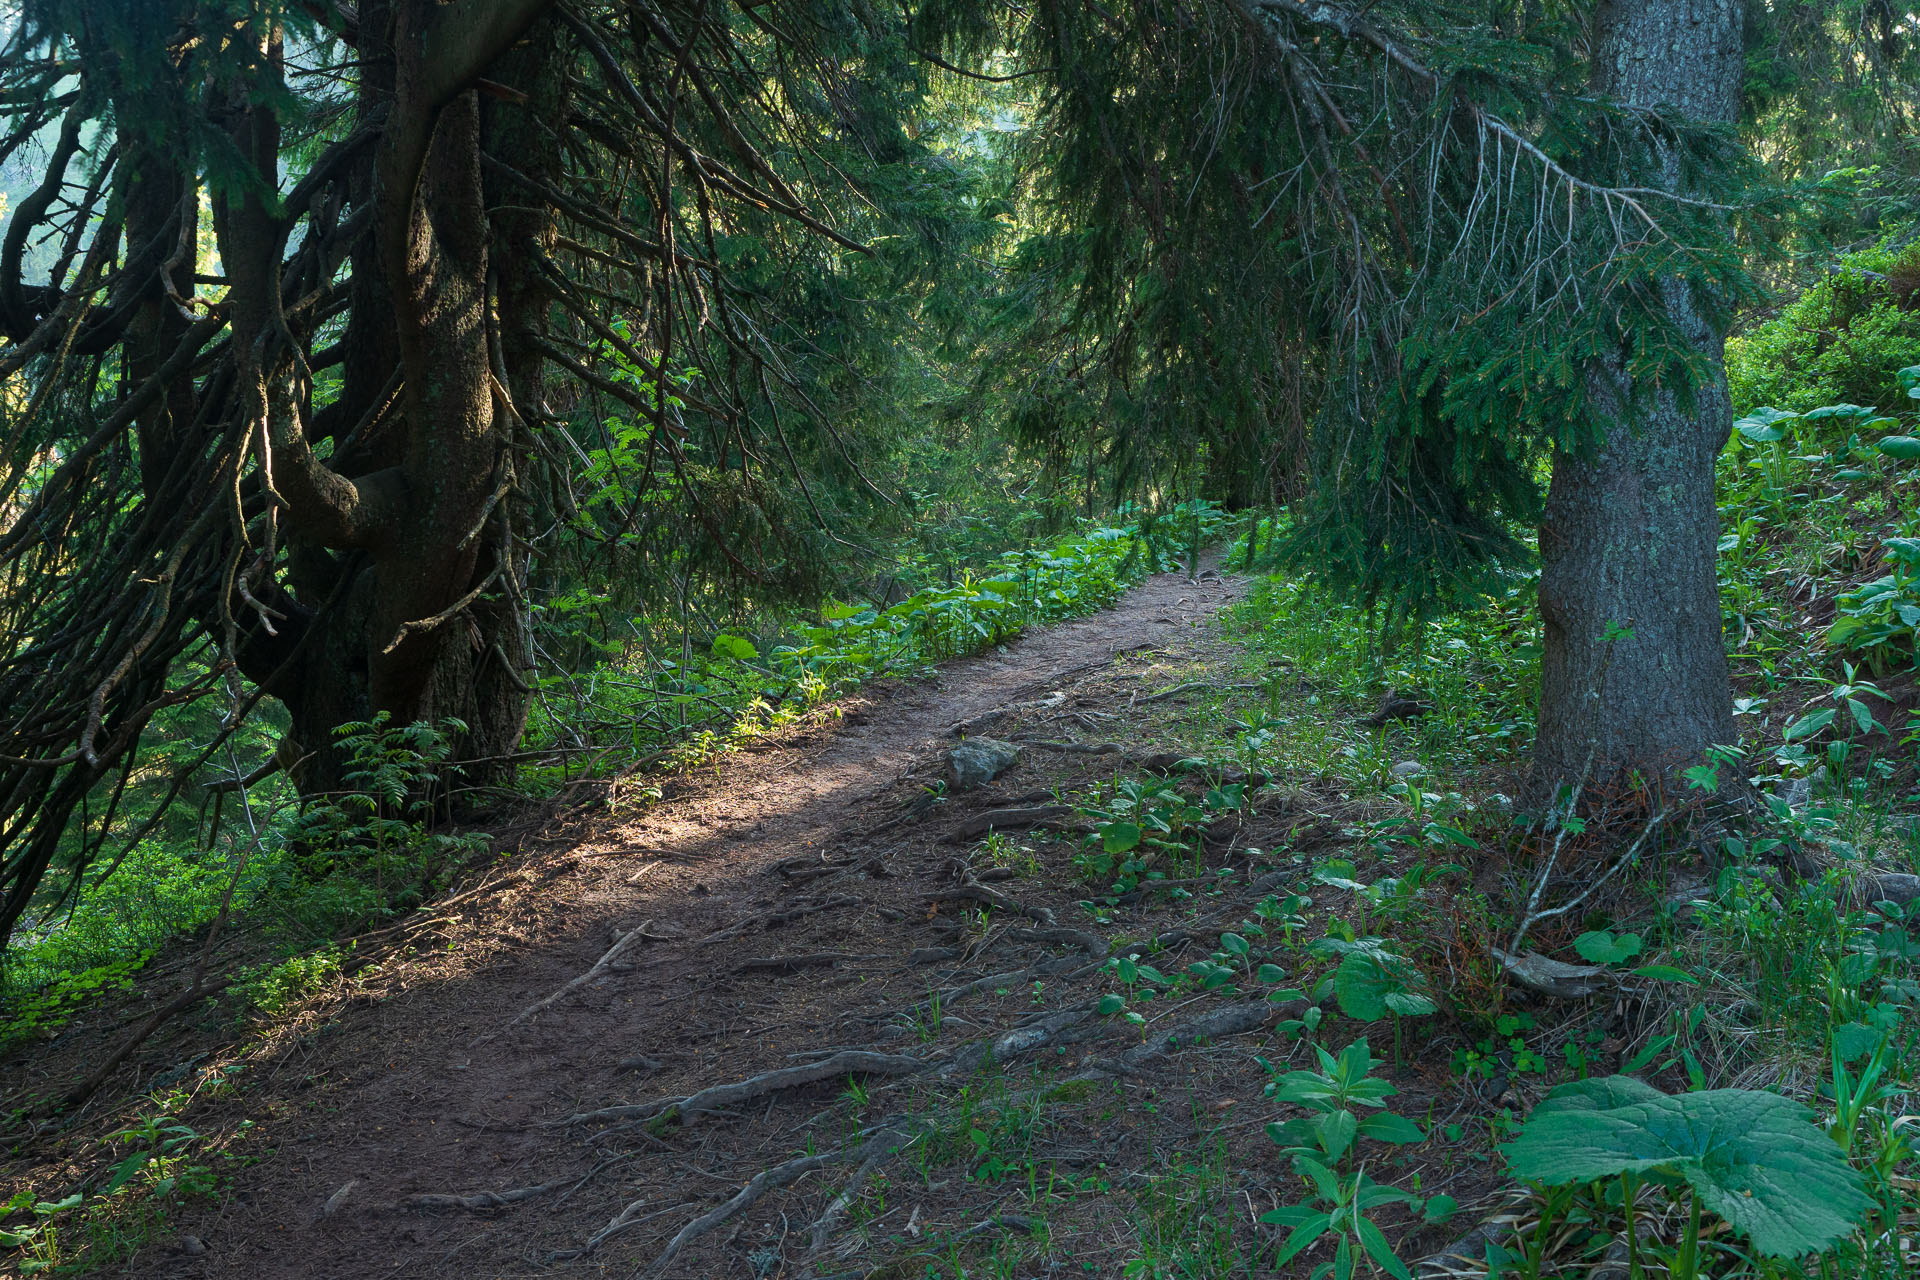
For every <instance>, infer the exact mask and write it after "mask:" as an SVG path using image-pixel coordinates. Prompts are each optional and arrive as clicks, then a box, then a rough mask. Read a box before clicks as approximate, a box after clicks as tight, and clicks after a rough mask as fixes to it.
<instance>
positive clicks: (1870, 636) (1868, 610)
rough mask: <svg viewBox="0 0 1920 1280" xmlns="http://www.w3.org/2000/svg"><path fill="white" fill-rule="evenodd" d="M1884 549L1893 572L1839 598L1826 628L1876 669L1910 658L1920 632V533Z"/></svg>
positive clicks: (1838, 643)
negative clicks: (1836, 612) (1919, 536)
mask: <svg viewBox="0 0 1920 1280" xmlns="http://www.w3.org/2000/svg"><path fill="white" fill-rule="evenodd" d="M1902 438H1903V439H1911V437H1902ZM1882 443H1883V444H1884V443H1885V442H1882ZM1881 550H1882V553H1883V554H1884V556H1885V558H1886V562H1887V567H1888V568H1889V569H1890V570H1891V572H1889V573H1886V574H1882V575H1881V576H1880V577H1878V578H1875V579H1874V580H1873V581H1871V582H1866V583H1862V584H1861V585H1860V586H1859V587H1857V588H1855V589H1854V590H1852V591H1849V592H1845V593H1843V594H1841V595H1840V596H1838V597H1836V598H1835V600H1834V606H1835V608H1836V610H1837V611H1838V615H1837V616H1836V617H1835V619H1834V621H1833V624H1832V625H1831V626H1829V627H1828V628H1827V643H1829V644H1831V645H1834V646H1835V647H1837V648H1841V649H1845V650H1847V651H1849V652H1851V653H1855V654H1858V655H1859V656H1860V661H1861V663H1862V665H1864V666H1865V667H1866V668H1867V669H1868V670H1869V671H1872V672H1874V673H1876V674H1882V673H1885V672H1887V671H1890V670H1892V669H1893V668H1894V667H1895V666H1896V665H1897V664H1899V663H1900V662H1902V661H1903V660H1904V661H1905V662H1908V663H1911V662H1912V661H1913V660H1914V656H1915V635H1916V632H1917V631H1920V538H1888V539H1887V540H1886V542H1885V543H1884V544H1882V548H1881ZM1849 679H1851V676H1850V677H1849ZM1874 692H1876V693H1878V692H1879V691H1878V690H1874ZM1882 696H1884V695H1882ZM1862 731H1863V732H1865V731H1866V730H1865V729H1864V727H1863V729H1862Z"/></svg>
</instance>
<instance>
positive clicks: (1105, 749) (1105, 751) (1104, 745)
mask: <svg viewBox="0 0 1920 1280" xmlns="http://www.w3.org/2000/svg"><path fill="white" fill-rule="evenodd" d="M1013 741H1014V742H1017V743H1019V744H1020V745H1021V746H1023V747H1032V748H1033V749H1034V750H1035V751H1059V752H1064V753H1069V754H1072V755H1083V756H1117V755H1119V754H1120V753H1121V752H1122V751H1124V750H1125V749H1126V748H1124V747H1122V746H1121V745H1120V744H1119V743H1117V742H1054V741H1051V740H1050V739H1047V738H1030V737H1027V736H1025V735H1022V736H1020V737H1016V738H1014V739H1013Z"/></svg>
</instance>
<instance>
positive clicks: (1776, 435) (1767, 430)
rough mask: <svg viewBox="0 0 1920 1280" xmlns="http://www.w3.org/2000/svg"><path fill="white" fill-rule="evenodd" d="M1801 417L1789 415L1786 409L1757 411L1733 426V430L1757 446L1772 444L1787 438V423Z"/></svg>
mask: <svg viewBox="0 0 1920 1280" xmlns="http://www.w3.org/2000/svg"><path fill="white" fill-rule="evenodd" d="M1799 417H1800V415H1799V414H1797V413H1788V412H1787V411H1786V410H1784V409H1755V410H1754V411H1753V412H1752V413H1750V414H1748V415H1747V416H1746V417H1744V418H1742V419H1740V420H1739V421H1738V422H1736V423H1734V424H1733V429H1734V430H1735V431H1738V432H1739V433H1740V435H1741V436H1742V437H1743V438H1744V439H1747V440H1751V441H1753V442H1754V443H1755V444H1772V443H1773V442H1774V441H1776V440H1784V439H1786V438H1787V428H1786V426H1785V425H1784V424H1785V423H1789V422H1794V421H1796V420H1798V419H1799Z"/></svg>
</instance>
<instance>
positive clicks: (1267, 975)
mask: <svg viewBox="0 0 1920 1280" xmlns="http://www.w3.org/2000/svg"><path fill="white" fill-rule="evenodd" d="M1253 976H1254V978H1255V979H1256V980H1257V981H1260V982H1265V983H1269V984H1271V983H1275V982H1285V981H1286V980H1287V971H1286V970H1285V969H1282V968H1281V967H1280V966H1279V965H1277V964H1263V965H1261V966H1260V967H1259V968H1258V969H1256V970H1254V974H1253Z"/></svg>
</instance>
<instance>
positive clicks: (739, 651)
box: [713, 632, 760, 662]
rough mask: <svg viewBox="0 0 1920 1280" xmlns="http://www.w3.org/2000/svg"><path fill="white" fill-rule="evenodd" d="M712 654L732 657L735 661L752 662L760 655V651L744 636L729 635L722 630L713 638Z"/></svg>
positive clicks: (718, 656)
mask: <svg viewBox="0 0 1920 1280" xmlns="http://www.w3.org/2000/svg"><path fill="white" fill-rule="evenodd" d="M713 656H714V657H716V658H732V659H734V660H735V661H736V662H752V661H753V660H754V659H756V658H758V657H759V656H760V651H759V650H758V649H756V648H754V647H753V642H752V641H750V640H748V639H746V638H745V637H744V636H730V635H727V634H726V633H725V632H722V633H721V634H719V635H717V636H715V637H714V638H713Z"/></svg>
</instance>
